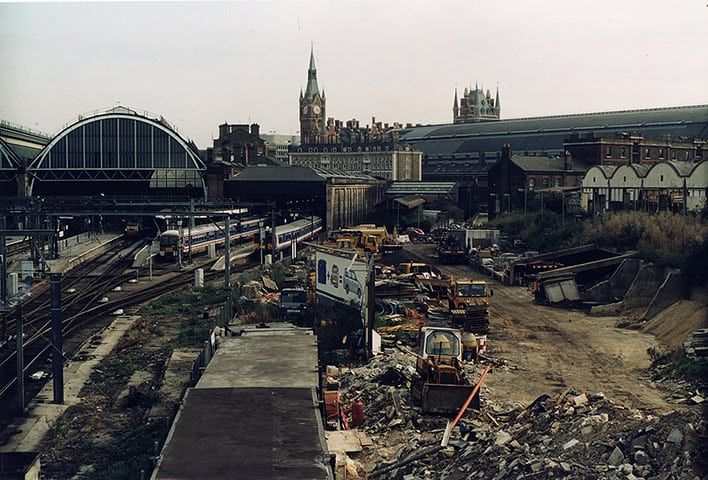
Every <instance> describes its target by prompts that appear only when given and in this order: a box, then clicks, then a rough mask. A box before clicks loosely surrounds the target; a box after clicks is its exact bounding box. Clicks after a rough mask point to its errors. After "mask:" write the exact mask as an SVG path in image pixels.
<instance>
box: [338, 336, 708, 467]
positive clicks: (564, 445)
mask: <svg viewBox="0 0 708 480" xmlns="http://www.w3.org/2000/svg"><path fill="white" fill-rule="evenodd" d="M414 359H415V357H414V356H413V355H411V354H410V353H409V352H406V351H405V350H403V351H400V350H398V349H391V350H389V351H388V353H386V354H383V355H379V356H377V357H375V358H373V359H372V360H371V361H370V362H369V363H368V364H367V365H364V366H360V367H356V368H349V369H347V368H340V369H338V370H335V369H329V372H330V373H335V372H336V373H337V374H338V375H337V381H338V382H339V383H340V392H341V396H342V401H343V403H345V404H346V403H347V402H350V401H352V400H354V399H356V400H358V401H361V402H362V403H363V404H364V405H365V409H366V421H365V423H364V425H363V426H362V427H361V428H360V430H363V431H364V432H366V434H367V435H368V437H369V438H370V440H371V443H372V446H371V447H370V448H366V447H365V448H364V449H363V450H362V451H361V452H355V453H351V455H352V456H353V457H352V459H350V460H349V461H350V462H353V463H349V465H350V466H351V465H352V464H353V465H356V466H357V469H356V470H357V473H356V475H357V476H351V477H346V478H377V479H411V480H412V479H416V480H417V479H445V480H462V479H495V480H502V479H517V478H558V479H577V478H588V479H595V478H597V479H601V478H602V479H605V478H607V479H610V478H612V479H632V478H634V479H637V480H638V479H642V478H644V479H650V478H651V479H669V478H672V479H687V480H694V479H695V478H701V477H700V474H699V472H698V471H696V470H694V469H695V468H696V466H695V463H696V459H697V458H699V455H700V452H699V451H698V446H697V445H698V438H699V436H700V435H705V434H706V431H707V429H706V423H705V421H703V420H702V419H701V418H700V417H699V415H698V414H697V413H695V412H691V413H690V414H687V413H686V412H680V413H678V412H673V413H670V414H667V415H663V416H655V415H648V414H645V413H642V412H640V411H639V410H635V409H631V408H626V407H624V406H622V405H619V404H615V403H614V402H613V401H612V400H610V399H608V398H606V396H605V395H604V394H603V393H601V392H596V393H591V392H587V393H584V392H578V393H575V392H573V391H566V392H565V393H563V394H560V395H557V396H549V395H542V396H540V397H539V398H538V399H537V400H536V401H534V402H532V403H531V404H530V405H528V406H526V407H521V406H509V405H506V404H504V403H503V401H501V400H498V399H495V397H494V395H493V391H492V390H490V389H489V388H488V387H486V386H483V387H482V404H481V409H482V411H481V412H480V411H476V410H470V411H468V412H467V414H466V415H465V416H464V417H463V419H462V421H461V422H460V425H459V428H456V429H454V430H453V432H452V435H451V437H450V440H449V442H448V444H447V445H448V446H447V447H445V448H443V447H442V446H441V445H440V441H441V438H442V437H443V432H444V430H445V426H446V424H447V422H448V418H447V417H444V416H440V415H426V414H423V413H422V411H421V409H420V408H419V406H418V405H416V404H415V403H414V402H413V401H412V398H411V395H410V383H411V380H412V379H413V376H414V374H415V367H414ZM465 368H466V370H468V373H469V374H470V376H471V378H473V379H476V378H478V377H479V375H480V373H481V370H482V366H481V365H474V364H466V365H465ZM492 375H493V372H492ZM571 392H572V393H571ZM487 414H489V415H487ZM694 425H697V427H694ZM689 437H690V438H689ZM343 464H345V463H343ZM349 470H354V469H352V468H351V467H350V468H349ZM352 473H354V472H353V471H352Z"/></svg>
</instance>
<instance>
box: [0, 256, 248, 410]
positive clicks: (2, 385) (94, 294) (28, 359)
mask: <svg viewBox="0 0 708 480" xmlns="http://www.w3.org/2000/svg"><path fill="white" fill-rule="evenodd" d="M126 257H127V258H130V259H132V255H129V256H126ZM212 263H213V262H212ZM257 263H258V262H248V263H247V264H245V265H243V266H242V268H250V267H252V266H255V265H257ZM209 265H210V264H207V265H200V266H199V267H195V268H193V269H188V270H185V271H183V272H180V273H179V274H178V275H177V276H175V277H173V278H171V279H169V280H167V281H164V282H161V283H157V284H154V285H151V286H149V287H146V288H142V289H140V290H139V291H136V292H133V293H130V294H127V295H123V296H121V298H118V299H116V300H112V301H108V302H106V303H97V301H98V299H99V298H101V297H102V296H104V295H105V293H106V292H108V291H110V290H112V289H113V288H115V286H117V285H119V284H121V283H125V282H126V281H127V280H128V279H130V278H133V275H132V274H130V275H126V274H119V273H116V271H117V270H116V271H114V270H111V272H112V274H113V275H112V276H108V277H103V278H102V277H101V276H99V277H98V279H99V280H98V281H96V278H95V276H94V278H92V280H94V288H92V289H91V290H89V291H86V292H85V293H82V294H81V295H77V296H76V297H75V298H70V299H69V300H68V302H66V304H62V333H63V335H64V338H65V340H67V339H71V340H72V342H73V343H75V344H76V345H77V348H75V349H74V351H65V352H64V355H65V357H66V358H67V359H70V358H72V357H73V355H74V354H75V353H76V352H77V351H78V350H79V348H78V346H79V345H81V344H83V343H84V341H85V340H86V339H85V338H78V339H76V338H72V334H74V333H75V332H77V331H78V330H80V329H81V328H82V327H83V326H85V325H86V324H87V322H88V321H89V320H91V319H94V320H95V319H98V318H101V317H104V316H106V315H110V314H111V313H113V312H115V311H116V310H119V309H126V308H128V307H132V306H135V305H139V304H141V303H144V302H146V301H148V300H151V299H154V298H156V297H159V296H161V295H164V294H165V293H169V292H171V291H173V290H176V289H178V288H180V287H182V286H184V285H188V284H190V283H192V282H193V281H194V270H195V269H196V268H205V270H206V269H207V268H208V266H209ZM219 276H223V272H219V271H216V272H213V271H206V272H205V280H211V279H215V278H218V277H219ZM70 285H72V286H71V287H67V290H68V289H69V288H76V287H75V286H76V285H77V283H76V282H72V283H70ZM77 290H78V289H77ZM44 303H46V302H42V304H44ZM45 307H46V305H45ZM38 310H40V309H39V308H36V309H35V310H33V312H36V311H38ZM35 318H36V319H39V318H44V320H33V322H32V325H33V326H34V327H35V329H34V331H33V332H32V334H31V335H26V336H25V339H26V340H25V368H24V375H25V377H26V376H27V375H28V373H30V372H32V371H33V369H34V368H37V366H38V365H40V364H42V362H46V361H47V360H48V358H49V356H50V354H51V349H52V345H51V344H50V343H49V341H48V339H49V336H50V335H51V319H50V318H48V317H47V315H44V316H43V317H42V316H41V315H37V317H35ZM13 328H14V327H13ZM77 333H78V332H77ZM89 336H90V335H89ZM28 344H29V345H30V347H29V348H28V347H27V345H28ZM14 360H15V351H14V350H13V351H12V352H11V353H10V354H9V355H7V356H2V357H0V400H2V401H3V402H6V404H7V405H10V404H11V403H12V398H13V397H14V394H15V390H14V386H15V384H16V382H17V378H16V372H15V361H14ZM10 372H11V373H10ZM46 380H48V379H45V381H46ZM43 385H44V382H35V383H33V384H26V385H25V397H26V399H27V400H29V399H30V398H32V397H33V396H34V395H36V393H38V392H39V390H41V388H42V387H43ZM8 413H10V412H8ZM1 417H7V414H4V412H0V420H1V419H2V418H1Z"/></svg>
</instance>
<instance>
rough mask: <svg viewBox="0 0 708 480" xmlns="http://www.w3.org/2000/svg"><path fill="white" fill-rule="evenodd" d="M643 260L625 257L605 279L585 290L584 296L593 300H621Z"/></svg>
mask: <svg viewBox="0 0 708 480" xmlns="http://www.w3.org/2000/svg"><path fill="white" fill-rule="evenodd" d="M642 265H643V262H642V261H641V260H640V259H638V258H627V259H625V260H623V261H622V263H620V265H619V267H617V270H615V272H614V273H613V274H612V276H611V277H610V278H608V279H607V280H605V281H603V282H600V283H598V284H597V285H594V286H593V287H592V288H589V289H588V290H587V291H586V292H585V298H586V299H587V300H590V301H593V302H616V301H618V300H622V298H624V296H625V294H626V293H627V290H628V289H629V287H630V286H631V285H632V282H633V281H634V279H635V278H636V277H637V274H638V273H639V271H640V269H641V267H642Z"/></svg>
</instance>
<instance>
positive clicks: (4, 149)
mask: <svg viewBox="0 0 708 480" xmlns="http://www.w3.org/2000/svg"><path fill="white" fill-rule="evenodd" d="M19 165H20V162H19V159H18V158H17V155H15V152H13V151H12V148H10V146H9V145H8V144H7V143H6V142H5V140H3V139H2V138H0V181H4V180H12V179H13V178H15V175H16V174H17V169H18V168H19Z"/></svg>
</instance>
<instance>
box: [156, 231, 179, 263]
mask: <svg viewBox="0 0 708 480" xmlns="http://www.w3.org/2000/svg"><path fill="white" fill-rule="evenodd" d="M179 247H180V238H179V232H178V231H177V230H166V231H164V232H162V234H161V235H160V256H161V257H167V258H173V257H175V256H176V255H177V251H178V249H179Z"/></svg>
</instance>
